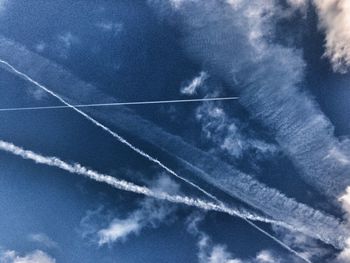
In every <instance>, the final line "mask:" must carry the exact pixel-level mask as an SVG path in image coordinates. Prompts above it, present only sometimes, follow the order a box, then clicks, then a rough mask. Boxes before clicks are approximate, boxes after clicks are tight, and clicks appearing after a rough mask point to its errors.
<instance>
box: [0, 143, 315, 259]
mask: <svg viewBox="0 0 350 263" xmlns="http://www.w3.org/2000/svg"><path fill="white" fill-rule="evenodd" d="M0 150H3V151H5V152H8V153H12V154H14V155H16V156H20V157H22V158H23V159H28V160H32V161H34V162H36V163H39V164H45V165H48V166H51V167H56V168H59V169H62V170H65V171H67V172H69V173H72V174H79V175H83V176H85V177H87V178H90V179H92V180H95V181H97V182H101V183H106V184H108V185H110V186H112V187H114V188H116V189H119V190H123V191H128V192H133V193H137V194H142V195H145V196H149V197H153V198H156V199H160V200H165V201H168V202H172V203H177V204H184V205H187V206H192V207H197V208H200V209H203V210H207V211H217V212H221V213H226V214H229V215H231V216H236V217H239V218H241V219H243V220H244V221H246V222H247V223H248V224H250V225H251V226H252V227H254V228H255V229H257V230H259V231H260V232H262V233H263V234H265V235H266V236H268V237H270V238H271V239H272V240H274V241H275V242H277V243H278V244H279V245H281V246H282V247H283V248H285V249H287V250H288V251H290V252H292V253H293V254H295V255H296V256H297V257H299V258H300V259H302V260H304V261H305V262H308V263H311V261H310V260H309V259H307V258H305V257H304V256H302V255H300V254H299V253H298V252H297V251H295V250H294V249H292V248H290V247H289V246H288V245H287V244H285V243H283V242H282V241H280V240H279V239H278V238H276V237H274V236H273V235H271V234H269V233H268V232H266V231H265V230H264V229H262V228H261V227H259V226H257V225H256V224H255V223H253V222H251V221H250V220H254V221H261V222H264V223H272V224H277V225H280V226H283V227H287V228H291V227H290V226H289V225H287V224H285V223H283V222H278V221H275V220H270V219H266V218H261V217H259V216H255V215H252V214H250V213H246V212H245V213H242V211H239V210H236V209H232V208H228V207H227V206H224V205H222V204H216V203H212V202H208V201H205V200H203V199H198V198H192V197H188V196H181V195H171V194H168V193H166V192H163V191H155V190H152V189H150V188H148V187H145V186H140V185H137V184H134V183H131V182H128V181H125V180H119V179H117V178H115V177H113V176H110V175H106V174H101V173H98V172H96V171H94V170H91V169H88V168H86V167H84V166H82V165H80V164H79V163H74V164H69V163H66V162H64V161H62V160H61V159H59V158H57V157H47V156H43V155H41V154H38V153H35V152H32V151H29V150H25V149H23V148H21V147H18V146H16V145H14V144H12V143H9V142H5V141H2V140H0Z"/></svg>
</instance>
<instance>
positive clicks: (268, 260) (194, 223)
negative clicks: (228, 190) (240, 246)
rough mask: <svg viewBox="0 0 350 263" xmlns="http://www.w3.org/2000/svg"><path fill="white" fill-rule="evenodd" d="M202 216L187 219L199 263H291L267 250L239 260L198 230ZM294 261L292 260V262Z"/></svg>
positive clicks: (195, 215)
mask: <svg viewBox="0 0 350 263" xmlns="http://www.w3.org/2000/svg"><path fill="white" fill-rule="evenodd" d="M203 219H204V216H203V215H202V214H192V215H191V216H189V217H188V219H187V230H188V232H189V233H191V234H192V235H194V236H195V237H196V238H197V240H198V241H197V248H198V253H197V256H198V262H199V263H282V262H285V263H287V262H289V263H290V262H292V261H291V259H290V258H289V257H287V258H288V261H287V259H286V261H283V260H282V258H280V257H276V256H275V255H273V253H272V252H271V251H269V250H262V251H260V252H258V253H257V255H256V256H255V257H254V258H252V259H240V258H237V257H235V256H234V255H233V254H232V253H231V252H229V251H228V250H227V246H226V245H222V244H215V243H214V242H213V241H212V239H211V238H210V236H209V235H208V234H207V233H205V232H204V231H202V230H200V229H199V224H200V222H201V221H203ZM293 261H294V260H293Z"/></svg>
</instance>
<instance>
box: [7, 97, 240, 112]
mask: <svg viewBox="0 0 350 263" xmlns="http://www.w3.org/2000/svg"><path fill="white" fill-rule="evenodd" d="M237 99H239V97H219V98H202V99H182V100H153V101H152V100H151V101H129V102H113V103H93V104H76V105H72V106H74V107H75V108H92V107H113V106H130V105H149V104H169V103H189V102H204V101H225V100H237ZM67 108H71V107H70V106H67V105H57V106H40V107H17V108H0V112H4V111H5V112H6V111H32V110H33V111H34V110H53V109H67Z"/></svg>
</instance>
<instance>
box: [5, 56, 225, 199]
mask: <svg viewBox="0 0 350 263" xmlns="http://www.w3.org/2000/svg"><path fill="white" fill-rule="evenodd" d="M0 63H2V64H4V65H6V66H7V67H9V68H10V69H11V70H12V71H13V72H14V73H16V74H17V75H19V76H21V77H22V78H24V79H26V80H27V81H29V82H31V83H32V84H34V85H35V86H37V87H39V88H41V89H43V90H44V91H45V92H47V93H49V94H50V95H52V96H53V97H55V98H56V99H58V100H59V101H60V102H62V103H63V104H64V105H65V107H67V108H71V109H72V110H74V111H76V112H77V113H79V114H80V115H82V116H83V117H84V118H86V119H87V120H89V121H90V122H92V123H93V124H95V125H96V126H98V127H100V128H102V129H103V130H105V131H106V132H108V133H109V134H111V135H112V136H113V137H114V138H116V139H117V140H118V141H119V142H121V143H123V144H125V145H126V146H128V147H129V148H131V149H132V150H134V151H135V152H137V153H138V154H140V155H142V156H143V157H145V158H147V159H148V160H149V161H151V162H153V163H156V164H157V165H159V166H160V167H162V168H163V169H164V170H165V171H167V172H168V173H170V174H171V175H173V176H175V177H177V178H179V179H181V180H182V181H184V182H186V183H187V184H189V185H191V186H193V187H194V188H196V189H198V190H199V191H201V192H202V193H204V194H205V195H207V196H208V197H210V198H212V199H213V200H216V201H217V202H220V201H219V200H218V199H217V198H216V197H215V196H213V195H212V194H210V193H209V192H207V191H206V190H204V189H203V188H201V187H200V186H198V185H196V184H195V183H193V182H191V181H189V180H187V179H186V178H184V177H182V176H180V175H178V174H177V173H176V172H175V171H173V170H172V169H170V168H168V167H167V166H165V165H164V164H163V163H161V162H160V161H159V160H157V159H156V158H154V157H152V156H150V155H148V154H147V153H145V152H144V151H142V150H141V149H139V148H137V147H136V146H134V145H132V144H131V143H129V142H128V141H127V140H126V139H124V138H123V137H122V136H120V135H119V134H117V133H115V132H114V131H112V130H111V129H110V128H108V127H106V126H105V125H103V124H102V123H100V122H99V121H97V120H95V119H94V118H92V117H91V116H90V115H88V114H86V113H85V112H83V111H81V110H80V109H78V108H77V107H75V106H74V105H72V104H70V103H69V102H67V101H66V100H64V99H63V98H62V97H61V96H59V95H58V94H56V93H55V92H53V91H51V90H50V89H48V88H46V87H45V86H43V85H41V84H40V83H38V82H37V81H35V80H33V79H32V78H31V77H29V76H28V75H27V74H25V73H23V72H21V71H19V70H17V69H16V68H15V67H13V66H12V65H11V64H10V63H8V62H7V61H5V60H2V59H0Z"/></svg>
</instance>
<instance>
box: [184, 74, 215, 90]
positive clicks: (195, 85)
mask: <svg viewBox="0 0 350 263" xmlns="http://www.w3.org/2000/svg"><path fill="white" fill-rule="evenodd" d="M208 77H209V75H208V74H207V73H206V72H204V71H201V72H200V73H199V75H198V76H196V77H195V78H194V79H192V80H191V81H190V82H188V83H186V84H185V85H184V86H183V87H182V88H181V90H180V91H181V93H182V94H185V95H194V94H196V93H197V90H198V89H199V88H200V87H201V86H202V85H203V84H204V82H205V81H206V79H207V78H208Z"/></svg>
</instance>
